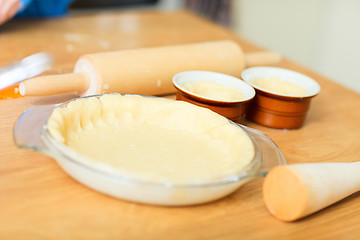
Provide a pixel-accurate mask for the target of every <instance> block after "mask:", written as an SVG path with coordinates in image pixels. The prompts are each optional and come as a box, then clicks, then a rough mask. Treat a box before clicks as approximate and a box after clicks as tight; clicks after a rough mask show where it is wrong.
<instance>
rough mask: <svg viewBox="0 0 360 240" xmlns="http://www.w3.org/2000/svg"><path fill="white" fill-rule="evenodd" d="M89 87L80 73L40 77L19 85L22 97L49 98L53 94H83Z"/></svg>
mask: <svg viewBox="0 0 360 240" xmlns="http://www.w3.org/2000/svg"><path fill="white" fill-rule="evenodd" d="M88 87H89V81H88V80H87V78H86V77H85V75H84V74H82V73H68V74H59V75H49V76H40V77H35V78H32V79H28V80H25V81H23V82H22V83H20V85H19V91H20V94H21V95H22V96H49V95H54V94H62V93H71V92H83V91H85V90H87V89H88Z"/></svg>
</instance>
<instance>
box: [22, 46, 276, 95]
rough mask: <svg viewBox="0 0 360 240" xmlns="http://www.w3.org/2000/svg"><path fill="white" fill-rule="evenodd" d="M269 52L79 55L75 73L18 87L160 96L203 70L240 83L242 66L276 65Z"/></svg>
mask: <svg viewBox="0 0 360 240" xmlns="http://www.w3.org/2000/svg"><path fill="white" fill-rule="evenodd" d="M280 59H281V57H280V55H279V54H277V53H274V52H255V53H252V54H244V53H243V51H242V50H241V48H240V46H239V45H238V44H236V43H235V42H232V41H227V40H225V41H214V42H203V43H194V44H184V45H173V46H163V47H155V48H143V49H133V50H121V51H115V52H102V53H94V54H88V55H84V56H82V57H80V58H79V60H78V61H77V62H76V65H75V69H74V73H70V74H61V75H52V76H41V77H36V78H33V79H29V80H26V81H24V82H22V83H21V84H20V87H19V90H20V93H21V95H23V96H45V95H53V94H60V93H67V92H78V93H79V94H80V95H81V96H86V95H92V94H100V93H111V92H119V93H129V94H131V93H132V94H144V95H162V94H171V93H174V92H175V88H174V87H173V85H172V77H173V75H175V74H176V73H179V72H182V71H190V70H207V71H214V72H220V73H225V74H229V75H233V76H236V77H240V74H241V72H242V70H243V69H244V68H245V67H246V66H254V65H266V64H273V63H277V62H279V61H280Z"/></svg>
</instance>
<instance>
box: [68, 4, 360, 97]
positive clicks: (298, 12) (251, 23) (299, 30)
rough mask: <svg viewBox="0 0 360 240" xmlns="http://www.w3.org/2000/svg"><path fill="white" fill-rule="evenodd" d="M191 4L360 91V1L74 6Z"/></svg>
mask: <svg viewBox="0 0 360 240" xmlns="http://www.w3.org/2000/svg"><path fill="white" fill-rule="evenodd" d="M99 8H102V9H103V10H107V9H108V10H114V9H124V10H127V9H159V10H165V11H174V10H179V9H188V10H190V11H193V12H196V13H197V14H200V15H202V16H204V17H206V18H208V19H209V20H211V21H214V22H217V23H219V24H221V25H223V26H224V27H227V28H229V29H231V30H232V31H233V32H235V33H236V34H238V35H239V36H241V37H242V38H244V39H247V40H250V41H252V42H253V43H255V44H257V45H259V46H261V47H264V48H267V49H271V50H275V51H278V52H279V53H282V54H283V55H284V56H285V57H287V58H289V59H291V60H293V61H295V62H297V63H299V64H301V65H304V66H306V67H307V68H310V69H312V70H313V71H315V72H318V73H320V74H322V75H324V76H326V77H328V78H330V79H332V80H334V81H336V82H338V83H340V84H342V85H343V86H345V87H348V88H351V89H353V90H355V91H357V92H359V93H360V47H358V46H357V44H359V43H360V1H358V0H301V1H299V0H101V1H99V0H76V1H75V2H74V3H73V4H72V6H71V11H92V10H95V9H96V10H98V9H99Z"/></svg>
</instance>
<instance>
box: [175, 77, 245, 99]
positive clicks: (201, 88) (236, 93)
mask: <svg viewBox="0 0 360 240" xmlns="http://www.w3.org/2000/svg"><path fill="white" fill-rule="evenodd" d="M182 87H183V88H184V89H186V90H188V91H189V92H192V93H195V94H197V95H200V96H203V97H207V98H211V99H215V100H241V99H243V98H244V94H243V92H242V91H241V90H240V89H237V88H233V87H228V86H225V85H222V84H220V83H216V82H210V81H195V82H188V83H185V84H184V85H182Z"/></svg>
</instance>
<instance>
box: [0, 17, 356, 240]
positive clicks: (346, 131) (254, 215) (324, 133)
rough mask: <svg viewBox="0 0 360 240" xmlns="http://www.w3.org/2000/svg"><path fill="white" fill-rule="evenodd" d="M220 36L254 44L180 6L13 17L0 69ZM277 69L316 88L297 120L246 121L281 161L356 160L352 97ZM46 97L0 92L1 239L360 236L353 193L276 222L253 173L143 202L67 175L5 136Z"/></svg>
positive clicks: (56, 69) (2, 32) (1, 41)
mask: <svg viewBox="0 0 360 240" xmlns="http://www.w3.org/2000/svg"><path fill="white" fill-rule="evenodd" d="M219 39H232V40H235V41H237V42H238V43H240V44H241V46H242V47H243V49H244V51H245V52H250V51H253V50H258V49H259V48H258V47H256V46H255V45H253V44H251V43H249V42H247V41H245V40H243V39H241V38H240V37H238V36H236V35H235V34H233V33H231V32H230V31H229V30H226V29H224V28H222V27H220V26H218V25H216V24H214V23H211V22H209V21H207V20H205V19H203V18H201V17H198V16H195V15H193V14H191V13H189V12H185V11H179V12H156V11H137V12H130V11H129V12H99V13H91V14H90V13H89V14H82V15H81V14H77V15H71V16H69V17H67V18H59V19H51V20H34V21H13V22H10V23H7V24H6V25H4V26H1V27H0V66H4V65H7V64H9V63H11V62H13V61H15V60H18V59H20V58H22V57H25V56H28V55H30V54H33V53H36V52H40V51H48V52H50V53H52V54H53V55H54V56H55V64H54V66H53V68H52V70H51V71H49V72H51V73H65V72H71V71H72V68H73V67H74V64H75V61H76V60H77V59H78V57H79V56H80V55H82V54H85V53H92V52H100V51H108V50H120V49H129V48H138V47H151V46H160V45H170V44H179V43H190V42H201V41H208V40H219ZM294 47H295V46H294ZM339 64H346V62H340V63H339ZM278 66H281V67H285V68H288V69H292V70H295V71H298V72H301V73H304V74H306V75H308V76H310V77H312V78H314V79H315V80H316V81H318V83H319V84H320V85H321V87H322V90H321V93H320V95H318V96H317V97H315V98H314V99H313V101H312V103H311V107H310V111H309V113H308V117H307V119H306V122H305V125H304V127H302V128H301V129H298V130H291V131H282V130H275V129H270V128H266V127H262V126H260V125H256V124H254V123H251V122H246V123H245V124H246V125H248V126H250V127H253V128H255V129H258V130H261V131H263V132H265V133H266V134H267V135H269V136H270V137H271V138H272V139H273V140H274V141H275V143H276V144H277V145H278V146H279V148H280V149H281V150H282V152H283V154H284V156H285V158H286V160H287V162H288V163H305V162H351V161H357V160H360V157H359V156H360V154H359V153H360V141H359V139H360V121H359V119H360V111H359V106H360V95H359V94H357V93H355V92H353V91H351V90H349V89H345V88H344V87H341V86H339V85H338V84H336V83H334V82H332V81H331V80H329V79H327V78H325V77H323V76H320V75H318V74H316V73H314V72H312V71H310V70H308V69H306V68H304V67H302V66H300V65H298V64H295V63H293V62H291V61H289V60H287V59H285V60H283V61H282V62H281V63H280V64H278ZM119 67H121V66H119ZM67 97H68V96H65V97H64V99H63V100H65V99H66V98H67ZM49 101H52V100H51V99H48V98H34V97H27V98H17V99H6V100H5V99H3V100H1V99H0V239H88V240H89V239H359V238H360V224H359V222H360V204H359V203H360V202H359V201H360V198H359V194H358V193H357V194H354V195H352V196H350V197H348V198H346V199H344V200H343V201H341V202H339V203H337V204H335V205H333V206H331V207H328V208H326V209H324V210H322V211H320V212H318V213H316V214H314V215H311V216H309V217H307V218H304V219H302V220H300V221H297V222H294V223H283V222H280V221H278V220H276V219H274V218H273V217H272V216H271V215H270V214H269V213H268V211H267V209H266V208H265V205H264V203H263V200H262V194H261V188H262V182H263V180H262V179H256V180H253V181H251V182H249V183H247V184H245V185H244V186H242V187H241V188H240V189H239V190H237V191H236V192H235V193H234V194H232V195H230V196H228V197H225V198H223V199H221V200H218V201H215V202H212V203H208V204H204V205H199V206H192V207H158V206H149V205H142V204H136V203H131V202H126V201H123V200H119V199H115V198H112V197H109V196H106V195H103V194H101V193H98V192H96V191H93V190H91V189H89V188H87V187H85V186H83V185H82V184H80V183H78V182H77V181H75V180H74V179H72V178H71V177H69V176H68V175H67V174H66V173H65V172H64V171H63V170H62V169H61V168H60V167H59V166H58V165H57V164H56V162H55V161H54V160H53V159H52V158H50V157H47V156H45V155H43V154H40V153H37V152H34V151H30V150H26V149H19V148H17V147H16V146H15V145H14V143H13V135H12V130H13V125H14V123H15V121H16V120H17V118H18V117H19V116H20V114H21V113H22V112H23V111H24V110H26V109H27V108H28V107H29V106H31V105H33V104H43V103H46V102H49Z"/></svg>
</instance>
